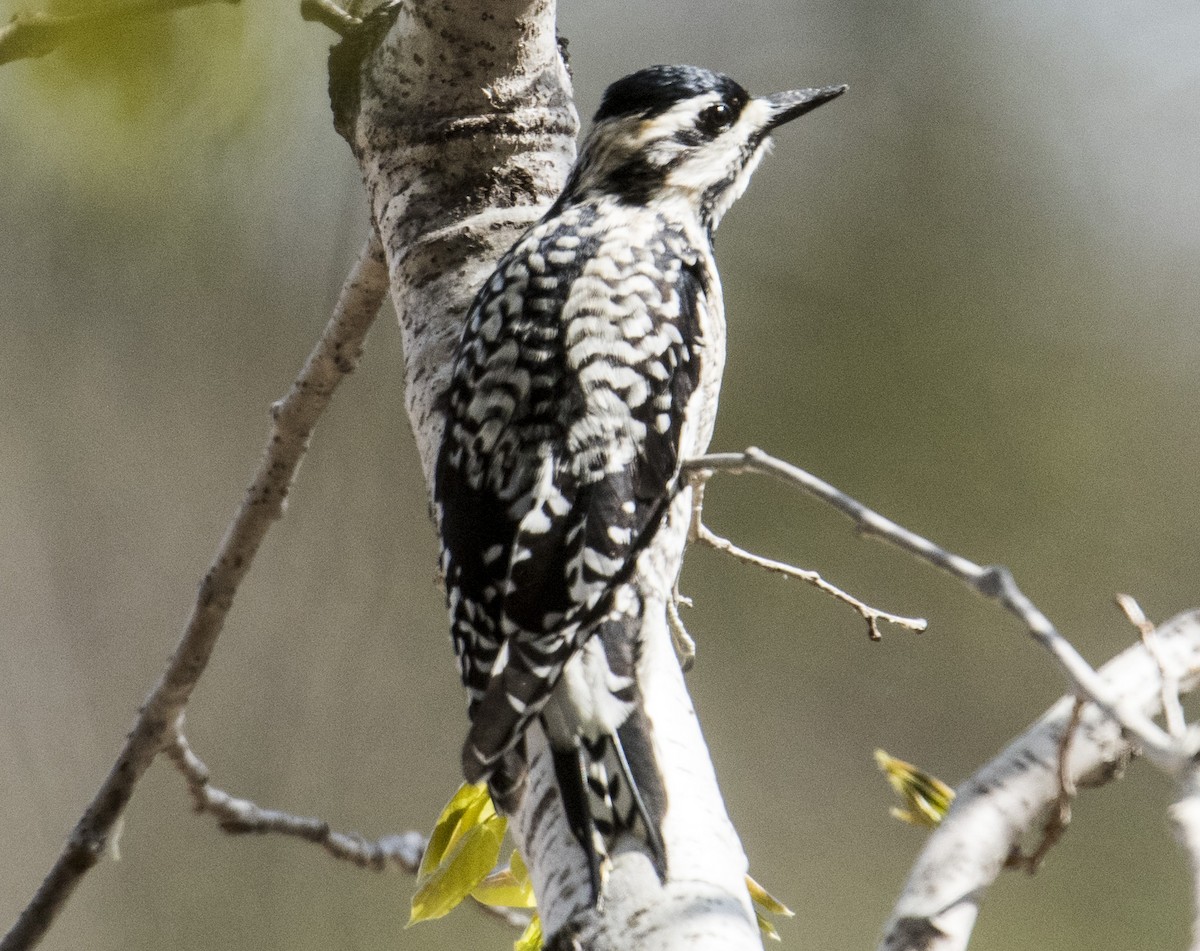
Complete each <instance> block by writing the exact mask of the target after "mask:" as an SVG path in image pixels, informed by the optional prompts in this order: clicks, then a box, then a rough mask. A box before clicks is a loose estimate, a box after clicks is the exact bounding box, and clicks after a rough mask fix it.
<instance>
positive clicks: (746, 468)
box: [685, 448, 1200, 769]
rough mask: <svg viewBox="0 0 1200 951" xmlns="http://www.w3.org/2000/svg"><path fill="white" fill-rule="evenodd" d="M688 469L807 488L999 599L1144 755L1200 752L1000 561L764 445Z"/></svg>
mask: <svg viewBox="0 0 1200 951" xmlns="http://www.w3.org/2000/svg"><path fill="white" fill-rule="evenodd" d="M685 471H688V472H706V471H711V472H733V473H742V472H755V473H760V474H763V475H772V476H775V477H776V478H779V479H782V480H783V481H784V482H787V483H788V484H789V485H793V486H795V487H796V488H799V489H802V490H803V491H805V492H807V493H808V494H809V495H812V496H814V497H816V498H818V499H820V500H821V501H823V502H826V503H827V504H829V505H832V506H833V507H834V508H836V509H837V510H838V511H840V512H841V513H842V514H844V515H846V516H847V517H849V518H850V519H851V520H853V521H854V523H855V525H856V526H857V527H858V529H859V531H860V532H862V533H863V534H864V535H873V536H875V537H877V538H881V539H883V540H885V541H888V542H891V543H892V544H893V545H895V546H897V547H898V548H901V549H902V550H904V551H906V552H908V553H909V554H911V555H915V556H916V557H917V558H919V559H921V560H922V561H925V562H928V563H929V564H931V565H934V566H935V567H937V568H941V569H942V570H943V571H945V572H947V573H948V574H951V575H953V576H954V577H955V578H957V579H958V580H959V581H961V582H963V583H964V584H966V585H967V586H968V587H970V588H971V589H972V590H974V591H975V592H977V593H978V594H981V595H983V596H984V597H986V598H989V599H991V600H993V601H996V602H997V603H999V604H1000V605H1001V607H1003V608H1004V609H1005V610H1007V611H1008V612H1009V613H1011V614H1013V615H1015V616H1016V617H1017V618H1018V619H1020V620H1021V621H1022V623H1024V624H1025V626H1026V627H1027V628H1028V630H1029V633H1030V634H1032V635H1033V638H1034V640H1036V641H1037V642H1038V643H1039V644H1041V645H1042V646H1043V647H1044V648H1045V649H1046V650H1048V651H1049V652H1050V653H1051V654H1052V655H1053V656H1054V658H1055V659H1056V660H1057V661H1058V664H1059V666H1060V667H1061V668H1062V670H1063V672H1064V674H1065V675H1066V677H1067V681H1068V682H1069V683H1070V685H1071V689H1072V691H1073V692H1074V693H1076V694H1078V695H1080V696H1084V697H1087V699H1089V700H1091V701H1092V702H1093V703H1096V704H1097V705H1098V706H1100V707H1101V709H1103V710H1104V712H1105V713H1106V714H1108V715H1109V716H1110V717H1112V718H1113V719H1115V720H1116V721H1117V722H1119V723H1120V724H1121V726H1122V727H1124V728H1125V729H1126V730H1128V731H1129V732H1130V733H1131V734H1133V736H1135V737H1136V738H1137V740H1138V742H1139V743H1140V744H1141V746H1142V749H1143V752H1144V753H1145V754H1146V756H1147V757H1148V758H1149V759H1151V760H1153V761H1154V762H1155V763H1156V764H1157V765H1160V766H1162V767H1164V768H1168V769H1169V768H1173V765H1174V764H1176V763H1177V762H1178V760H1179V758H1180V756H1183V757H1190V756H1192V755H1195V754H1196V752H1197V751H1198V750H1200V738H1198V737H1197V734H1196V733H1195V732H1191V733H1189V734H1187V735H1186V736H1184V737H1179V738H1174V737H1171V736H1170V735H1169V734H1167V732H1166V731H1164V730H1163V729H1162V728H1161V727H1160V726H1158V724H1156V723H1155V722H1154V721H1153V720H1151V719H1150V718H1149V717H1148V716H1146V715H1145V714H1143V713H1142V712H1141V711H1140V710H1138V709H1137V708H1136V707H1134V706H1132V705H1130V704H1128V703H1125V702H1124V701H1123V699H1122V697H1121V695H1120V694H1119V693H1114V692H1113V691H1112V690H1111V688H1110V687H1109V686H1108V684H1107V683H1105V681H1104V680H1103V678H1101V677H1100V676H1099V675H1098V674H1097V673H1096V671H1095V670H1093V669H1092V667H1091V665H1090V664H1088V662H1087V661H1086V660H1084V659H1083V656H1082V655H1081V654H1080V653H1079V652H1078V651H1077V650H1076V649H1075V648H1074V647H1073V646H1072V645H1071V643H1070V641H1068V640H1067V639H1066V638H1065V637H1063V636H1062V635H1061V634H1060V633H1059V632H1058V629H1057V628H1056V627H1055V626H1054V625H1053V624H1052V623H1050V619H1049V618H1047V617H1046V615H1045V614H1043V613H1042V612H1041V610H1040V609H1039V608H1038V607H1037V605H1035V604H1034V603H1033V602H1032V601H1031V600H1030V599H1029V597H1028V596H1027V595H1026V594H1025V592H1023V591H1022V590H1021V589H1020V588H1019V587H1017V583H1016V581H1015V580H1014V579H1013V576H1012V573H1011V572H1010V571H1009V570H1008V569H1007V568H1005V567H1003V566H1002V565H989V566H986V567H984V566H980V565H977V564H975V563H974V562H973V561H970V560H969V559H967V558H964V557H962V556H961V555H956V554H954V553H953V552H950V551H947V550H946V549H944V548H942V547H941V546H940V545H937V544H935V543H934V542H931V541H929V539H927V538H923V537H921V536H920V535H918V534H916V533H915V532H912V531H909V530H908V529H907V528H904V527H903V526H901V525H897V524H896V523H895V522H893V521H892V520H891V519H888V518H885V517H884V516H882V515H880V514H879V513H878V512H874V511H872V510H871V509H869V508H867V507H866V506H865V505H863V504H862V503H861V502H858V501H856V500H855V499H852V498H851V497H850V496H848V495H846V494H845V493H844V492H842V491H841V490H839V489H836V488H834V487H833V486H832V485H830V484H829V483H828V482H825V481H823V480H821V479H819V478H817V477H816V476H814V475H812V474H810V473H808V472H805V471H804V470H803V469H800V468H798V467H796V466H793V465H790V464H789V463H786V462H784V461H782V460H781V459H776V458H775V457H773V456H769V455H767V454H766V453H765V452H763V451H762V450H761V449H755V448H750V449H747V450H746V451H745V452H727V453H713V454H710V455H706V456H701V457H699V458H697V459H692V460H689V461H688V462H687V463H686V465H685Z"/></svg>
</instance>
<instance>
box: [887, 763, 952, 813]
mask: <svg viewBox="0 0 1200 951" xmlns="http://www.w3.org/2000/svg"><path fill="white" fill-rule="evenodd" d="M875 762H876V763H878V764H879V768H880V769H881V770H883V773H884V775H885V776H887V781H888V782H889V783H890V784H891V787H892V788H893V789H894V790H895V791H896V792H897V794H898V795H899V796H900V798H901V799H902V800H904V806H905V808H900V807H898V806H897V807H893V808H892V809H891V814H892V815H893V816H895V817H896V818H897V819H900V820H901V821H903V822H908V823H911V824H912V825H918V826H926V827H928V828H933V827H935V826H937V825H939V824H940V823H941V821H942V819H944V818H945V817H946V813H947V812H949V811H950V804H951V803H953V802H954V790H953V789H951V788H950V787H949V786H947V785H946V784H945V783H944V782H942V781H941V780H940V779H938V778H937V777H936V776H933V775H931V774H929V773H926V772H924V771H923V770H921V769H918V768H917V767H916V766H914V765H913V764H912V763H906V762H904V760H901V759H896V758H895V757H894V756H889V755H888V754H887V753H885V752H884V751H883V750H876V751H875Z"/></svg>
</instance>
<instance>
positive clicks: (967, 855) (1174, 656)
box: [879, 612, 1200, 951]
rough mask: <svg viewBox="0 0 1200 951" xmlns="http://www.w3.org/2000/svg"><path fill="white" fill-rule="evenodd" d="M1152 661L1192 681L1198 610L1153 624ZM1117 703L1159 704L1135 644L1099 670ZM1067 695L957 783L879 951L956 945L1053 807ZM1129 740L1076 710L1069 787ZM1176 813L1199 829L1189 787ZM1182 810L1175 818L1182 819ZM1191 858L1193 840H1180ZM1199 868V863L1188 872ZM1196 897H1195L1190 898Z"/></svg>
mask: <svg viewBox="0 0 1200 951" xmlns="http://www.w3.org/2000/svg"><path fill="white" fill-rule="evenodd" d="M1158 634H1159V657H1160V660H1161V662H1162V663H1163V664H1165V666H1166V669H1167V670H1169V671H1170V672H1171V675H1172V676H1174V677H1176V678H1178V680H1179V683H1180V687H1181V689H1183V690H1186V691H1191V690H1194V689H1196V687H1197V686H1198V685H1200V612H1191V613H1188V614H1183V615H1180V616H1179V617H1177V618H1175V619H1173V620H1172V621H1170V622H1168V623H1167V624H1166V625H1163V626H1162V627H1161V628H1159V631H1158ZM1098 676H1099V677H1100V678H1101V679H1102V680H1103V682H1104V685H1105V690H1106V692H1108V693H1109V694H1111V695H1113V696H1117V697H1120V698H1122V703H1123V705H1124V706H1125V707H1126V708H1129V709H1136V710H1137V712H1138V713H1139V715H1141V716H1145V717H1151V716H1154V715H1155V714H1157V713H1159V712H1160V711H1161V709H1162V690H1161V683H1162V680H1161V676H1160V674H1159V663H1158V662H1156V660H1155V658H1154V657H1153V656H1152V655H1151V653H1150V652H1149V651H1148V650H1147V649H1146V647H1145V645H1143V644H1139V645H1137V646H1135V647H1131V648H1129V649H1128V650H1126V651H1125V652H1123V653H1122V654H1120V655H1118V656H1117V657H1116V658H1115V659H1113V660H1112V661H1110V662H1109V663H1108V664H1106V665H1105V666H1104V667H1103V668H1102V670H1101V671H1100V673H1099V675H1098ZM1075 705H1076V700H1075V698H1074V697H1072V696H1067V697H1064V698H1063V699H1062V700H1060V701H1059V702H1058V703H1056V704H1055V705H1054V706H1053V707H1052V708H1051V709H1050V710H1049V712H1047V713H1046V715H1045V716H1043V717H1042V718H1041V719H1040V720H1039V721H1038V722H1037V723H1035V724H1034V725H1033V726H1032V727H1031V728H1030V729H1029V730H1028V731H1026V732H1025V733H1024V734H1023V735H1022V736H1020V737H1018V738H1017V739H1016V740H1014V741H1013V742H1012V743H1011V744H1010V745H1009V746H1008V748H1007V749H1005V750H1004V752H1002V753H1001V754H1000V755H999V756H997V757H996V758H995V759H993V760H992V761H991V762H990V763H988V764H987V765H985V766H984V767H983V768H982V769H980V770H979V771H978V772H977V773H976V774H975V775H974V776H972V777H971V778H970V779H968V780H967V781H966V782H964V783H963V784H962V785H961V786H959V788H958V790H957V794H956V797H955V800H954V806H953V807H952V808H951V810H950V813H949V814H948V815H947V816H946V818H945V819H944V820H943V821H942V823H941V825H940V826H939V827H938V828H937V829H936V830H935V831H934V832H933V833H932V834H931V835H930V837H929V840H928V841H927V843H926V845H925V848H924V849H923V850H922V852H921V855H920V857H919V858H918V859H917V861H916V863H915V864H914V866H913V869H912V871H911V872H910V874H909V878H908V881H907V882H906V884H905V886H904V889H903V891H902V892H901V894H900V897H899V899H898V901H897V903H896V906H895V908H894V910H893V912H892V917H891V919H890V921H889V922H888V925H887V927H886V929H885V932H884V937H883V940H882V941H881V942H880V944H879V949H880V951H962V949H964V948H966V946H967V942H968V941H969V939H970V936H971V930H972V929H973V927H974V924H975V919H976V917H977V916H978V913H979V904H980V902H981V901H982V899H983V896H984V893H985V891H986V889H987V887H988V886H989V885H991V883H992V882H993V881H994V879H995V878H996V876H997V875H999V874H1000V871H1001V869H1003V868H1004V867H1005V864H1006V862H1007V860H1008V857H1009V856H1010V855H1011V854H1012V853H1013V851H1014V849H1015V848H1016V847H1017V846H1018V845H1019V842H1020V839H1021V837H1022V836H1023V835H1024V834H1026V833H1027V832H1028V831H1030V830H1033V829H1035V828H1037V826H1038V824H1039V822H1040V821H1041V820H1042V817H1043V816H1045V815H1046V814H1047V813H1048V811H1049V810H1053V809H1055V808H1057V805H1058V802H1059V796H1060V790H1061V788H1062V786H1063V783H1062V782H1061V780H1060V776H1059V769H1060V765H1059V751H1060V749H1062V745H1063V732H1064V730H1066V729H1069V728H1070V725H1071V723H1072V720H1073V715H1072V711H1073V709H1074V707H1075ZM1136 749H1137V747H1136V742H1135V741H1132V740H1131V739H1130V738H1128V737H1126V736H1125V735H1123V733H1122V730H1121V727H1120V726H1119V725H1118V724H1117V723H1116V722H1115V721H1114V720H1113V719H1112V718H1111V717H1109V716H1107V715H1106V714H1105V713H1104V712H1102V711H1101V710H1099V709H1098V708H1097V707H1096V706H1095V705H1094V704H1091V703H1088V704H1086V705H1085V706H1084V709H1083V711H1082V712H1081V714H1080V715H1079V725H1078V730H1077V732H1076V735H1075V739H1074V741H1073V742H1072V744H1071V748H1070V753H1069V762H1067V763H1065V764H1063V771H1064V773H1065V775H1066V776H1067V777H1069V780H1070V782H1071V783H1072V784H1074V785H1075V786H1079V787H1084V786H1097V785H1100V784H1102V783H1104V782H1107V781H1108V780H1109V779H1111V778H1113V776H1114V775H1116V774H1118V773H1119V772H1120V771H1121V770H1122V769H1123V766H1124V764H1125V763H1126V762H1127V760H1128V759H1129V758H1130V757H1131V756H1132V755H1134V754H1135V752H1136ZM1189 792H1190V793H1192V794H1193V795H1191V796H1189V798H1188V804H1187V805H1186V806H1185V807H1182V808H1181V807H1179V806H1177V807H1175V818H1176V820H1177V821H1178V822H1180V824H1181V828H1182V829H1183V830H1184V833H1183V834H1186V835H1187V836H1188V837H1189V838H1191V837H1195V836H1198V835H1200V812H1193V811H1192V810H1193V809H1194V808H1195V804H1196V802H1197V801H1198V800H1197V797H1196V796H1195V795H1194V793H1195V788H1194V787H1192V788H1191V789H1190V790H1189ZM1181 813H1182V815H1181ZM1188 848H1189V855H1190V856H1191V857H1192V860H1193V862H1196V857H1197V856H1198V855H1200V838H1193V841H1192V842H1190V843H1189V846H1188ZM1197 871H1198V873H1200V868H1198V869H1197ZM1197 900H1198V901H1200V894H1198V895H1197Z"/></svg>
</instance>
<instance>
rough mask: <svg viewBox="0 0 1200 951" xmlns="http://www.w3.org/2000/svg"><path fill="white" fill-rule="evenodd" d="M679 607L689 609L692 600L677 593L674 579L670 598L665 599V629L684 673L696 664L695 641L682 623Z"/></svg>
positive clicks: (676, 581) (676, 582) (677, 583)
mask: <svg viewBox="0 0 1200 951" xmlns="http://www.w3.org/2000/svg"><path fill="white" fill-rule="evenodd" d="M680 606H683V607H688V608H690V607H691V606H692V599H691V598H689V597H686V596H684V595H682V594H680V593H679V580H678V579H676V580H675V586H674V587H673V588H672V589H671V597H669V598H668V599H667V627H669V628H670V629H671V643H672V644H674V645H675V653H676V654H677V655H678V656H679V666H680V667H682V668H683V670H684V672H685V673H686V672H687V671H689V670H691V669H692V666H693V665H694V664H695V663H696V641H695V638H693V637H692V635H691V634H689V633H688V629H687V626H686V625H685V624H684V623H683V617H682V616H681V615H680V613H679V608H680Z"/></svg>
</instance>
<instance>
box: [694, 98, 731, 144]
mask: <svg viewBox="0 0 1200 951" xmlns="http://www.w3.org/2000/svg"><path fill="white" fill-rule="evenodd" d="M732 124H733V110H732V109H730V108H729V105H728V104H727V103H724V102H714V103H713V104H712V105H711V106H709V107H708V108H707V109H705V110H704V111H703V112H702V113H700V117H699V118H698V119H697V120H696V127H697V128H698V129H699V130H700V131H701V132H703V133H704V134H705V135H709V136H715V135H719V134H720V133H722V132H724V131H725V130H726V129H728V128H729V127H730V126H731V125H732Z"/></svg>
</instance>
